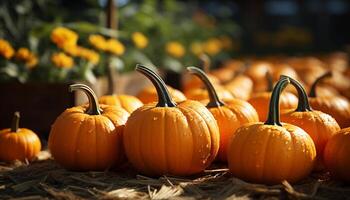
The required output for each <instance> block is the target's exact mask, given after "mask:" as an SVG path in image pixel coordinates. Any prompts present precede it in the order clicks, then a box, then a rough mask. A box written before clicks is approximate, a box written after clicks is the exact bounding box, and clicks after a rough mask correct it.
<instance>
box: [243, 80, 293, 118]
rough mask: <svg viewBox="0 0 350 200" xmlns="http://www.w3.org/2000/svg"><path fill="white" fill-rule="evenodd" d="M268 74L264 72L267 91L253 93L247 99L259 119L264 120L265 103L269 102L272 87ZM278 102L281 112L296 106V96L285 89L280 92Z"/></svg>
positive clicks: (265, 115)
mask: <svg viewBox="0 0 350 200" xmlns="http://www.w3.org/2000/svg"><path fill="white" fill-rule="evenodd" d="M269 74H270V73H266V80H267V83H268V91H266V92H258V93H255V94H253V95H252V96H251V97H250V99H249V100H248V102H249V103H250V104H251V105H252V106H253V107H254V108H255V110H256V112H258V115H259V119H260V121H265V120H266V119H267V116H268V108H267V107H266V105H268V104H269V102H270V98H271V94H272V92H271V91H272V87H273V83H272V78H271V76H270V75H269ZM279 103H280V109H281V112H285V111H287V110H290V109H295V108H296V107H297V105H298V98H297V97H296V96H295V95H294V94H293V93H290V92H287V91H285V92H283V93H282V94H281V97H280V100H279Z"/></svg>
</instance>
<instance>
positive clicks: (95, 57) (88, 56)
mask: <svg viewBox="0 0 350 200" xmlns="http://www.w3.org/2000/svg"><path fill="white" fill-rule="evenodd" d="M77 56H78V57H81V58H84V59H85V60H88V61H89V62H91V63H93V64H97V63H98V61H99V60H100V55H99V54H98V53H96V52H95V51H93V50H90V49H87V48H84V47H78V55H77Z"/></svg>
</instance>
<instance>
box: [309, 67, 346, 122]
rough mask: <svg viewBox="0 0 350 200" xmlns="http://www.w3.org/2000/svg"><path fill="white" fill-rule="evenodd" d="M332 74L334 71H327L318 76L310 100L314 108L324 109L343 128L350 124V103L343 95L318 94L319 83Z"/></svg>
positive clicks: (312, 87) (311, 90)
mask: <svg viewBox="0 0 350 200" xmlns="http://www.w3.org/2000/svg"><path fill="white" fill-rule="evenodd" d="M330 76H332V72H327V73H325V74H324V75H322V76H320V77H318V78H317V79H316V81H315V82H314V83H313V84H312V86H311V89H310V92H309V102H310V105H311V107H312V108H313V109H315V110H319V111H322V112H324V113H327V114H329V115H331V116H332V117H334V119H335V120H336V121H337V122H338V124H339V126H340V127H341V128H346V127H349V126H350V120H349V119H350V103H349V101H348V100H347V99H346V98H345V97H342V96H323V97H322V96H318V95H317V93H316V88H317V85H318V84H319V83H320V82H321V81H323V80H324V79H326V78H328V77H330Z"/></svg>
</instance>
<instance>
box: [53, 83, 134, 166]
mask: <svg viewBox="0 0 350 200" xmlns="http://www.w3.org/2000/svg"><path fill="white" fill-rule="evenodd" d="M69 90H70V91H75V90H82V91H83V92H85V94H86V95H87V96H88V98H89V103H88V105H84V106H76V107H72V108H69V109H67V110H65V111H64V112H63V113H62V114H61V115H60V116H59V117H58V118H57V119H56V121H55V122H54V124H53V125H52V128H51V132H50V136H49V150H50V152H51V154H52V156H53V157H54V159H55V160H56V161H57V162H58V163H59V164H60V165H62V166H63V167H65V168H67V169H71V170H82V171H87V170H106V169H108V168H109V167H112V166H115V165H117V164H120V163H121V162H122V161H123V160H124V158H125V156H124V153H123V144H122V134H123V130H124V125H125V123H126V120H127V119H128V117H129V113H128V112H127V111H125V110H124V109H123V108H121V107H116V106H109V105H101V106H100V105H99V103H98V101H97V97H96V96H95V93H94V92H93V91H92V89H91V88H89V87H88V86H86V85H83V84H74V85H71V86H70V87H69Z"/></svg>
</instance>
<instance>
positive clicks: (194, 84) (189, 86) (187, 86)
mask: <svg viewBox="0 0 350 200" xmlns="http://www.w3.org/2000/svg"><path fill="white" fill-rule="evenodd" d="M207 76H208V78H209V80H210V82H211V83H212V84H219V83H220V80H219V79H218V78H216V77H215V76H213V75H211V74H207ZM198 88H204V85H203V82H202V81H201V80H200V79H199V78H198V77H196V76H191V77H189V79H187V80H185V81H184V83H183V87H182V89H183V91H184V92H185V93H187V92H188V91H190V90H193V89H198Z"/></svg>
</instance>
